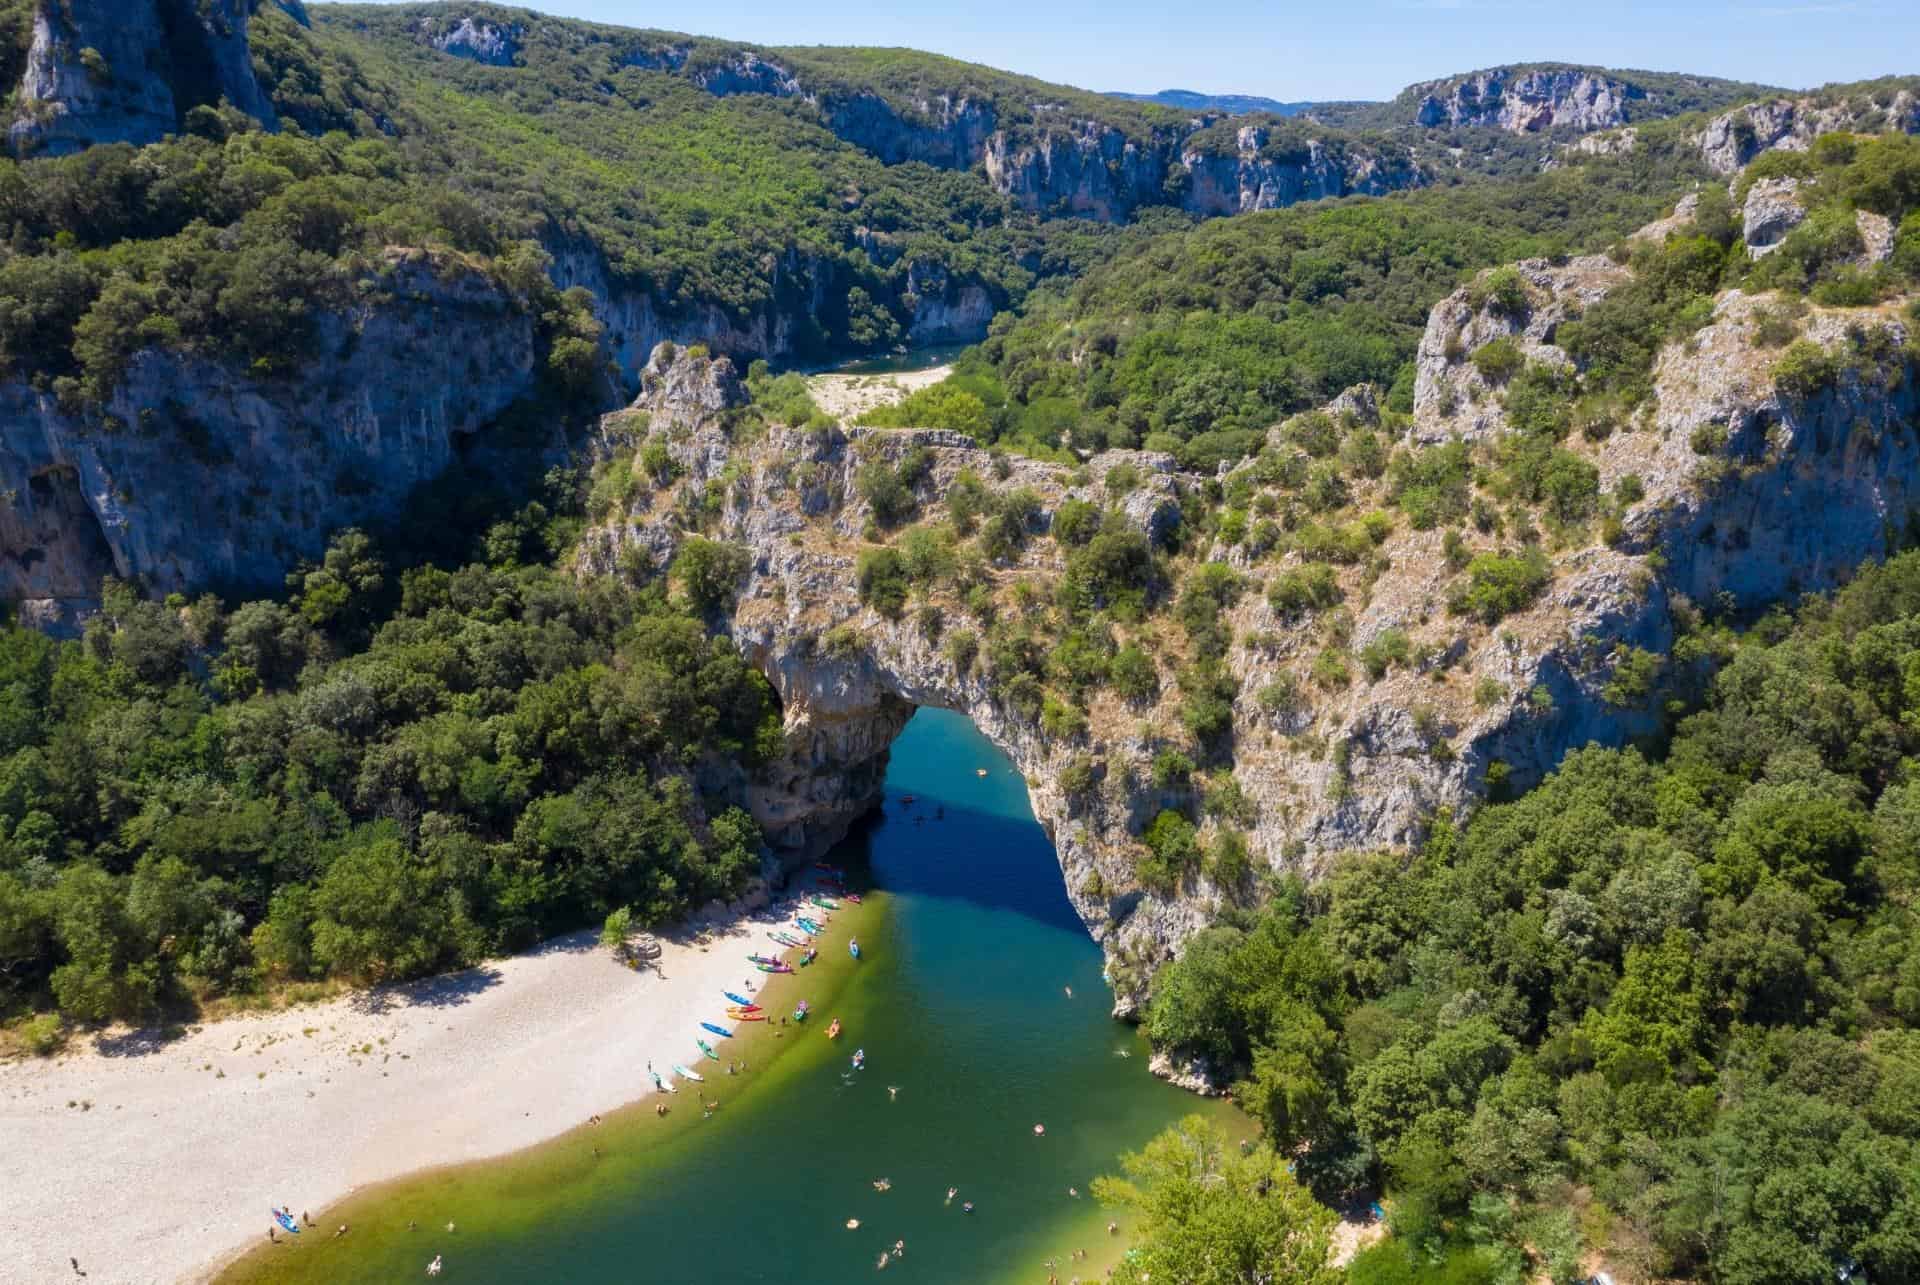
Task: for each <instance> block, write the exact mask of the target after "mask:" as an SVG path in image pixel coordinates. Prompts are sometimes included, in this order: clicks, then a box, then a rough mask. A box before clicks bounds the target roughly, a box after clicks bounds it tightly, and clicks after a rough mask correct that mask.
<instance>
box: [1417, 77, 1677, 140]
mask: <svg viewBox="0 0 1920 1285" xmlns="http://www.w3.org/2000/svg"><path fill="white" fill-rule="evenodd" d="M1409 96H1411V97H1413V98H1414V99H1415V100H1416V102H1415V106H1414V112H1413V118H1414V123H1415V124H1417V125H1420V126H1422V127H1424V128H1427V129H1433V128H1437V127H1448V128H1453V129H1459V128H1462V127H1469V128H1482V129H1500V130H1505V131H1506V132H1508V133H1510V134H1531V133H1537V132H1539V131H1542V130H1552V129H1569V130H1578V131H1580V132H1581V133H1587V132H1590V131H1592V130H1600V129H1614V128H1617V127H1619V126H1621V125H1624V124H1626V123H1627V121H1628V120H1629V119H1630V118H1631V104H1633V103H1635V102H1637V101H1639V100H1641V99H1644V98H1646V96H1647V91H1646V90H1644V89H1642V88H1641V87H1640V86H1638V85H1635V84H1631V83H1629V82H1627V81H1624V80H1620V79H1618V78H1616V77H1613V76H1608V75H1603V74H1601V73H1598V72H1594V71H1589V70H1585V69H1582V68H1577V67H1559V68H1507V67H1496V68H1494V69H1492V70H1490V71H1480V72H1474V73H1473V74H1471V75H1468V76H1457V77H1454V78H1452V79H1450V80H1439V81H1430V82H1428V83H1426V84H1423V85H1415V86H1413V87H1412V88H1411V89H1409V90H1407V91H1406V92H1405V93H1403V94H1402V97H1403V98H1406V97H1409Z"/></svg>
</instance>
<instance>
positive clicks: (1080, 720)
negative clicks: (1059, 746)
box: [1040, 696, 1087, 740]
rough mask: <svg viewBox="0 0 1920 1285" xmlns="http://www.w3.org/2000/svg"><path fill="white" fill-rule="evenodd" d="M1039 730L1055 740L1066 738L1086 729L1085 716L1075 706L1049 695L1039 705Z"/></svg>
mask: <svg viewBox="0 0 1920 1285" xmlns="http://www.w3.org/2000/svg"><path fill="white" fill-rule="evenodd" d="M1040 730H1041V731H1043V732H1045V733H1046V734H1047V735H1048V736H1051V737H1053V738H1055V739H1056V740H1066V739H1069V738H1071V737H1075V736H1079V735H1080V734H1081V733H1083V732H1085V731H1086V730H1087V716H1086V715H1085V714H1083V713H1081V712H1080V710H1079V709H1078V708H1076V707H1075V706H1072V705H1069V704H1067V703H1066V702H1065V701H1063V700H1057V699H1055V698H1054V697H1052V696H1049V697H1047V698H1046V700H1045V702H1044V703H1042V705H1041V706H1040Z"/></svg>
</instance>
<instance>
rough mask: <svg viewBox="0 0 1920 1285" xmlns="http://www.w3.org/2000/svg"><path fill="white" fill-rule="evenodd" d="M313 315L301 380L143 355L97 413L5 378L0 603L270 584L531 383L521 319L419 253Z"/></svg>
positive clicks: (475, 284)
mask: <svg viewBox="0 0 1920 1285" xmlns="http://www.w3.org/2000/svg"><path fill="white" fill-rule="evenodd" d="M378 285H379V293H380V294H382V295H384V294H391V295H392V296H393V297H394V298H398V299H405V300H407V302H406V303H404V304H395V303H393V302H391V301H390V300H388V299H385V298H379V297H372V296H370V297H369V298H368V299H367V301H366V302H365V303H364V304H363V305H362V306H360V307H357V308H355V309H352V310H350V311H348V312H344V313H338V314H333V315H329V316H326V317H323V318H321V319H320V320H319V324H318V325H317V327H316V336H315V345H314V347H315V352H314V361H313V362H312V363H311V364H310V365H309V367H308V368H307V369H308V373H307V374H305V375H303V376H301V377H298V378H295V379H292V380H289V381H285V382H279V381H263V380H260V379H257V378H254V377H253V376H251V375H249V374H248V373H246V372H245V371H244V370H236V369H234V368H231V367H228V366H225V365H222V364H220V363H218V362H215V361H212V360H209V359H206V358H202V357H196V356H192V355H187V354H179V353H169V352H161V351H156V350H147V351H144V352H142V353H140V354H138V355H136V356H135V358H134V359H133V362H132V364H131V366H130V368H129V370H128V372H127V374H126V377H125V379H124V380H123V381H122V383H121V385H120V386H119V387H118V388H117V389H116V390H115V392H114V394H113V396H112V397H111V398H110V399H109V400H108V401H107V402H106V403H105V404H104V405H102V406H99V407H95V408H91V409H86V410H70V409H67V408H63V407H62V406H61V405H60V404H59V402H58V401H57V400H56V399H55V397H54V396H53V395H52V394H51V393H47V392H41V391H38V390H36V389H34V388H33V387H31V386H30V385H28V384H25V383H19V382H14V383H7V384H4V385H0V493H4V495H5V497H6V500H7V503H5V504H4V505H0V598H4V599H6V600H7V601H9V602H13V603H32V602H38V603H40V604H41V607H40V608H39V609H41V610H48V609H50V606H49V605H51V607H58V608H61V609H70V608H77V607H81V606H84V605H85V604H87V603H89V602H91V601H93V600H95V599H96V598H97V596H98V594H99V588H100V576H101V575H102V574H103V573H109V572H110V573H112V574H114V575H117V576H120V577H123V578H127V579H131V580H135V581H137V582H139V583H141V584H142V585H144V586H146V587H147V588H148V589H150V590H152V591H154V592H158V593H165V592H168V591H171V590H189V589H200V588H205V587H208V586H212V585H221V586H241V587H250V588H254V589H259V588H263V587H269V586H274V585H277V584H279V583H280V580H281V577H282V575H283V574H284V572H285V571H286V570H287V569H288V568H289V567H290V566H291V565H292V564H294V563H295V562H297V561H298V560H300V559H301V558H306V557H312V556H315V555H317V554H318V553H319V552H320V551H321V549H322V548H323V547H324V544H325V542H326V539H327V537H328V535H329V534H330V533H331V532H332V531H333V530H335V529H337V528H339V527H341V526H346V525H350V524H354V523H360V522H368V521H373V520H377V519H379V518H383V517H386V516H389V515H392V514H395V513H397V512H398V511H399V510H400V509H401V507H402V506H403V505H404V504H405V503H406V501H407V499H408V498H409V496H410V495H411V493H412V492H413V491H414V489H415V488H416V487H418V486H419V485H420V484H422V483H424V482H429V481H432V480H433V479H434V478H436V477H438V476H439V475H440V473H441V472H442V471H444V470H445V468H446V467H447V465H448V464H449V462H450V461H451V460H452V458H453V455H454V453H455V451H456V450H458V449H459V445H458V444H459V442H460V439H461V438H463V437H464V436H465V435H467V434H470V433H472V432H474V431H475V430H476V429H479V428H480V427H482V426H483V425H485V424H487V423H488V422H489V421H491V420H493V419H494V418H495V417H496V416H498V415H499V414H500V412H501V411H503V410H504V409H505V408H506V407H507V406H508V405H509V404H510V403H511V402H513V401H514V400H515V399H516V398H517V397H519V396H521V395H522V394H524V393H525V392H526V391H527V390H528V389H529V388H530V387H531V384H532V378H533V370H534V366H533V355H534V334H533V319H532V318H531V317H530V316H528V315H527V314H526V313H525V312H524V311H523V310H522V309H520V308H519V307H518V306H517V305H515V304H514V302H513V301H512V300H511V299H509V298H508V297H506V296H505V295H503V294H502V293H501V292H500V291H499V290H498V289H496V288H495V287H494V286H493V285H492V284H491V283H490V282H489V281H487V280H486V279H484V278H481V277H477V276H470V275H467V274H465V273H463V272H460V271H459V270H457V269H452V268H449V267H448V266H446V265H436V264H434V263H432V262H430V261H427V260H425V259H413V258H399V259H396V260H395V261H392V262H390V263H389V264H388V267H387V272H386V274H385V276H384V278H383V279H382V280H380V281H379V283H378Z"/></svg>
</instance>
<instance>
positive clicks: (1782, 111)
mask: <svg viewBox="0 0 1920 1285" xmlns="http://www.w3.org/2000/svg"><path fill="white" fill-rule="evenodd" d="M1841 130H1847V131H1852V132H1855V133H1886V132H1891V133H1903V134H1920V95H1916V94H1915V93H1914V91H1912V90H1910V89H1901V90H1897V91H1895V92H1894V93H1892V94H1891V95H1888V96H1887V97H1886V99H1885V100H1884V102H1881V103H1876V102H1875V101H1874V100H1873V99H1872V98H1871V97H1870V96H1864V95H1862V96H1839V97H1821V96H1811V95H1810V96H1808V97H1804V98H1775V99H1771V100H1768V101H1766V102H1759V103H1748V104H1746V105H1745V106H1743V107H1736V108H1734V109H1733V110H1732V111H1730V112H1724V113H1722V114H1721V115H1719V116H1716V117H1714V118H1713V119H1712V120H1710V121H1708V122H1707V126H1706V128H1705V129H1703V130H1701V131H1700V133H1699V134H1698V135H1697V136H1696V137H1695V139H1694V142H1695V145H1696V146H1698V147H1699V149H1700V156H1701V159H1703V160H1704V161H1706V163H1707V168H1709V169H1711V170H1712V171H1713V172H1714V173H1715V174H1723V175H1731V174H1736V173H1738V172H1739V171H1740V170H1742V169H1744V168H1745V167H1746V165H1747V163H1748V162H1749V161H1751V160H1753V158H1754V157H1756V156H1758V155H1760V154H1761V153H1762V152H1767V151H1772V150H1774V149H1776V148H1777V149H1780V150H1782V151H1790V152H1804V151H1805V150H1807V148H1808V147H1810V146H1812V145H1813V140H1814V139H1816V138H1818V137H1820V136H1821V135H1822V134H1831V133H1835V132H1837V131H1841Z"/></svg>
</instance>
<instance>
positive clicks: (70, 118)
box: [6, 0, 275, 155]
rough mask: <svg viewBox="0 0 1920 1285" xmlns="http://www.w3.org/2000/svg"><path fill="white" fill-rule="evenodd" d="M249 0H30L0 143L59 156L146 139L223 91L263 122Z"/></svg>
mask: <svg viewBox="0 0 1920 1285" xmlns="http://www.w3.org/2000/svg"><path fill="white" fill-rule="evenodd" d="M256 4H257V0H199V2H196V0H124V2H122V3H108V2H107V0H59V2H57V3H56V0H38V3H37V4H36V5H35V7H34V14H33V29H32V41H31V44H30V46H29V48H28V50H27V57H26V68H25V71H24V74H23V75H22V76H21V79H20V83H19V84H18V85H17V86H13V87H11V88H12V100H11V103H10V108H11V112H10V119H9V120H8V121H7V123H6V128H7V144H8V147H9V149H10V150H12V151H13V152H14V153H16V154H22V155H24V154H29V153H34V154H46V155H61V154H65V153H68V152H76V151H79V150H81V149H82V148H85V147H88V146H91V145H92V144H94V143H135V144H139V143H150V142H154V141H155V140H157V139H159V138H161V137H162V136H164V135H166V134H170V133H173V132H174V131H175V130H176V129H177V128H178V127H179V124H180V121H181V120H182V119H183V118H184V117H185V115H186V113H187V111H188V110H189V109H191V108H193V107H196V106H199V105H201V104H211V103H217V102H219V101H221V100H222V99H225V100H226V101H228V102H230V103H232V104H233V105H234V106H235V107H237V108H239V109H240V110H241V111H243V112H245V113H247V114H248V115H250V116H252V117H254V118H255V119H256V120H259V121H260V122H261V123H263V124H265V125H267V126H268V127H272V126H273V125H274V124H275V117H274V111H273V106H272V104H271V103H269V102H268V101H267V97H266V95H265V94H264V93H262V92H261V90H260V87H259V85H258V84H257V83H256V82H255V80H254V76H253V62H252V59H251V57H250V55H249V54H248V50H247V21H248V18H249V17H250V16H251V15H252V13H253V10H254V8H255V5H256Z"/></svg>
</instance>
